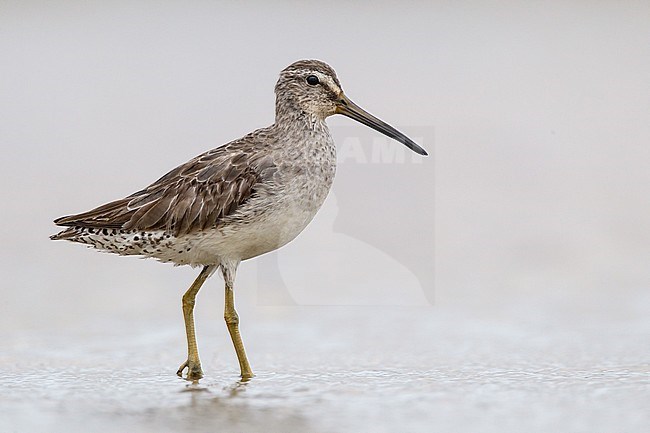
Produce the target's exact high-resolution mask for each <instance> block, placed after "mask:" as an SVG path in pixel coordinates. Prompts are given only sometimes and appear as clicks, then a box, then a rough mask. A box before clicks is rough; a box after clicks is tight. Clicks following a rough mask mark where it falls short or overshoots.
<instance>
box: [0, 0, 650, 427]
mask: <svg viewBox="0 0 650 433" xmlns="http://www.w3.org/2000/svg"><path fill="white" fill-rule="evenodd" d="M649 22H650V6H649V5H648V3H646V2H616V1H602V2H577V1H576V2H547V3H542V2H526V3H516V2H484V3H466V2H465V3H451V2H430V3H424V2H423V3H407V4H401V5H397V4H392V3H388V2H379V3H378V2H374V3H373V4H372V5H363V6H362V5H358V6H354V5H349V4H348V3H344V2H326V3H323V2H320V3H316V4H307V3H303V2H284V3H279V4H277V5H274V6H270V5H267V4H263V3H253V4H248V5H238V6H236V5H231V4H222V3H217V2H199V1H196V2H178V3H173V2H159V1H156V2H154V1H151V2H132V1H129V2H96V3H93V2H69V1H63V2H57V3H56V4H55V3H46V2H29V1H22V2H7V1H2V2H0V54H1V58H2V67H1V70H0V145H1V146H2V158H1V159H0V173H1V178H0V179H1V180H2V182H0V189H1V193H0V194H1V196H0V197H1V198H2V202H3V208H2V212H1V213H0V218H1V221H0V222H1V224H0V230H1V232H0V236H1V237H0V241H1V242H2V248H1V249H0V263H2V265H1V266H2V274H1V275H2V286H1V295H2V296H1V299H2V314H1V315H0V337H1V338H0V341H1V342H0V350H1V352H0V399H2V401H1V403H0V406H2V409H0V427H2V428H0V430H2V431H87V429H88V428H91V429H93V430H95V431H123V430H124V429H129V430H130V431H149V430H152V429H157V430H159V431H167V430H169V431H184V430H189V431H211V430H222V431H224V430H225V431H229V430H237V431H269V430H270V431H287V430H289V431H352V430H354V431H375V432H376V431H405V430H409V431H432V430H435V428H436V427H437V428H440V429H441V430H442V431H451V430H454V431H473V432H477V431H495V432H505V431H513V432H521V431H527V432H535V431H540V432H541V431H566V432H568V431H589V432H598V431H603V432H605V431H627V432H633V431H645V430H646V429H647V425H648V424H649V423H650V420H649V419H648V414H647V407H645V406H646V405H644V401H647V400H648V397H649V395H648V394H649V393H648V381H649V379H648V372H649V370H650V368H649V367H648V360H649V356H650V352H649V350H650V349H649V348H648V336H649V331H650V323H649V319H648V317H649V313H650V295H649V292H648V287H649V286H650V266H649V265H650V249H649V247H648V245H649V241H650V218H648V215H649V214H650V194H649V192H650V191H649V188H648V185H649V182H650V170H649V169H648V166H649V162H650V146H648V144H649V142H650V122H649V119H650V81H649V80H648V77H649V76H650V49H649V48H648V41H650V27H649V26H648V23H649ZM300 58H319V59H322V60H324V61H326V62H328V63H330V64H331V65H332V66H334V68H335V69H336V70H337V72H338V74H339V77H340V79H341V81H342V83H343V86H344V89H345V90H346V91H347V93H348V95H349V96H350V97H351V98H352V99H353V100H355V101H356V102H358V103H359V104H360V105H362V106H364V107H365V108H367V109H368V110H369V111H371V112H373V113H374V114H376V115H378V116H379V117H381V118H383V119H384V120H386V121H388V122H390V123H392V124H393V125H395V126H397V127H398V128H400V129H402V130H404V132H406V133H408V134H411V135H413V136H414V137H415V136H418V137H419V138H421V140H420V141H421V142H422V144H423V145H424V146H425V147H426V148H427V149H428V150H429V151H430V152H431V154H432V156H431V157H429V158H427V159H426V160H424V161H422V162H413V161H411V159H410V155H408V154H407V155H406V156H407V163H405V164H398V163H395V164H390V163H388V164H376V163H375V164H373V163H362V162H359V161H357V160H355V158H351V157H348V158H345V159H344V160H342V161H341V164H340V167H339V175H338V177H337V179H336V183H335V187H334V190H333V194H331V195H330V197H329V198H328V201H327V202H326V204H325V205H324V208H323V209H322V211H321V213H320V214H319V215H318V216H317V218H316V219H315V220H314V222H313V223H312V225H311V226H310V227H309V228H308V229H307V230H306V231H305V232H304V233H303V234H302V235H301V236H300V237H299V238H298V239H297V240H296V241H295V242H293V243H292V244H290V245H288V246H287V247H285V248H284V249H283V250H281V251H280V252H278V253H277V254H275V255H270V256H267V257H264V258H262V259H260V260H258V261H251V262H247V263H245V264H244V265H242V267H241V268H240V275H239V278H238V281H237V282H238V287H240V288H241V290H239V291H238V293H237V301H238V309H239V312H240V315H241V317H242V327H243V334H244V340H245V342H246V343H247V348H248V350H249V356H250V358H251V362H252V364H253V367H254V369H255V370H256V372H257V373H258V378H257V379H255V380H254V381H253V382H252V383H250V384H248V385H247V386H246V387H241V386H238V385H237V384H236V383H235V380H236V374H235V373H236V360H235V358H234V354H233V350H232V348H231V345H230V342H229V341H228V337H227V333H226V330H225V326H224V325H223V323H222V319H221V315H222V289H221V284H222V283H221V281H219V279H218V278H214V279H213V280H211V281H210V282H209V284H208V285H207V286H206V287H205V289H204V291H202V292H201V294H200V296H199V303H198V307H197V322H198V323H197V325H198V328H199V345H200V347H201V354H202V357H203V362H204V369H205V370H206V375H207V376H206V379H205V380H204V381H203V382H202V388H200V389H199V390H202V392H181V391H184V390H185V389H186V388H185V387H186V384H185V383H184V382H182V381H180V380H177V379H176V378H175V376H173V373H174V371H175V368H176V366H177V365H178V364H180V362H181V361H182V360H183V357H184V333H183V328H182V319H181V314H180V295H181V293H182V291H183V290H184V289H185V288H186V287H187V286H188V285H189V284H190V282H191V280H192V279H193V278H194V277H195V275H196V272H197V271H196V270H191V269H185V268H172V267H170V266H166V265H161V264H157V263H155V262H153V261H141V260H137V259H133V258H129V259H125V258H117V257H113V256H109V255H102V254H97V253H94V252H91V251H86V250H85V249H84V248H82V247H81V246H77V245H71V244H64V243H54V242H50V241H48V240H47V236H48V235H49V234H51V233H53V232H55V228H54V226H53V225H52V224H51V222H50V221H51V220H52V219H53V218H55V217H58V216H61V215H63V214H66V213H71V212H77V211H82V210H87V209H89V208H91V207H93V206H96V205H98V204H101V203H103V202H105V201H108V200H111V199H114V198H119V197H121V196H124V195H126V194H129V193H131V192H133V191H135V190H137V189H139V188H141V187H143V186H145V185H146V184H147V183H149V182H151V181H153V180H155V179H156V178H157V177H159V176H160V175H161V174H163V173H164V172H165V171H166V170H168V169H171V168H173V167H174V166H175V165H177V164H179V163H182V162H184V161H186V160H187V159H189V158H191V157H193V156H195V155H196V154H198V153H200V152H202V151H204V150H207V149H209V148H212V147H215V146H218V145H220V144H223V143H225V142H227V141H229V140H231V139H234V138H237V137H239V136H241V135H243V134H244V133H246V132H248V131H250V130H252V129H254V128H257V127H261V126H266V125H267V124H270V123H271V122H272V120H273V91H272V90H273V85H274V84H275V80H276V78H277V74H278V72H279V71H280V70H281V69H282V68H283V67H285V66H286V65H287V64H289V63H291V62H292V61H294V60H297V59H300ZM329 123H330V125H331V127H332V130H333V133H334V135H335V138H336V139H337V141H338V143H339V144H340V145H341V146H345V145H346V144H345V143H346V142H347V143H348V144H349V143H351V142H350V141H349V140H352V143H354V140H357V139H358V142H360V143H361V146H362V148H363V151H364V152H368V154H369V152H371V147H372V140H373V139H375V138H376V137H377V134H376V133H374V132H372V131H369V130H366V129H365V128H364V127H362V126H358V125H354V124H353V122H352V121H351V120H349V119H345V118H334V119H331V120H330V122H329ZM346 140H347V141H346ZM379 140H381V139H379ZM394 145H395V146H400V145H399V144H397V143H395V144H394ZM348 155H349V154H348ZM414 179H417V180H418V181H417V182H414ZM359 196H362V197H363V200H362V201H358V200H356V198H357V197H359ZM387 196H388V197H392V200H385V197H387ZM382 199H384V201H382ZM396 201H397V202H396ZM382 210H383V211H384V212H382ZM382 227H384V230H385V233H382V232H381V230H380V229H381V228H382ZM423 265H427V266H426V269H422V267H423ZM265 276H268V279H267V278H265ZM423 282H424V283H423ZM187 389H188V390H193V391H197V390H196V389H193V388H187Z"/></svg>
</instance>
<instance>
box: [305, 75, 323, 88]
mask: <svg viewBox="0 0 650 433" xmlns="http://www.w3.org/2000/svg"><path fill="white" fill-rule="evenodd" d="M319 82H320V81H318V77H317V76H316V75H310V76H308V77H307V84H309V85H310V86H315V85H316V84H318V83H319Z"/></svg>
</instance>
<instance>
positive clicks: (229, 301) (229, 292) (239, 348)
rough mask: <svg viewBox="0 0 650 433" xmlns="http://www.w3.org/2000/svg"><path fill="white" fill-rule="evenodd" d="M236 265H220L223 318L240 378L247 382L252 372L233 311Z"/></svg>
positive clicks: (237, 316)
mask: <svg viewBox="0 0 650 433" xmlns="http://www.w3.org/2000/svg"><path fill="white" fill-rule="evenodd" d="M237 265H238V263H232V264H225V263H222V265H221V271H222V273H223V279H224V280H225V282H226V300H225V303H224V312H223V318H224V319H225V320H226V325H227V326H228V332H229V333H230V338H231V340H232V344H233V345H234V346H235V352H236V353H237V359H238V360H239V370H240V372H241V378H242V379H243V380H248V379H250V378H251V377H253V370H252V369H251V366H250V364H249V363H248V358H247V357H246V351H245V350H244V343H243V341H242V339H241V334H240V333H239V315H238V314H237V311H235V296H234V292H233V283H234V279H235V272H236V270H237Z"/></svg>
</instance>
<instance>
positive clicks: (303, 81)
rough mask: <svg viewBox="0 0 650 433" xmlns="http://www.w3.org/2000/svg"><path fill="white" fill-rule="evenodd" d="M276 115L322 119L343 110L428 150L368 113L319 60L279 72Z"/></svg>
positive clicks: (413, 146)
mask: <svg viewBox="0 0 650 433" xmlns="http://www.w3.org/2000/svg"><path fill="white" fill-rule="evenodd" d="M275 96H276V119H280V118H288V119H291V118H292V117H293V116H292V115H297V114H299V113H305V114H307V115H310V116H314V117H316V118H318V119H320V120H324V119H325V118H327V117H329V116H332V115H334V114H342V115H344V116H347V117H349V118H351V119H354V120H356V121H357V122H360V123H363V124H364V125H366V126H369V127H371V128H373V129H374V130H376V131H379V132H381V133H382V134H385V135H386V136H388V137H390V138H393V139H395V140H397V141H399V142H400V143H402V144H404V145H405V146H407V147H408V148H409V149H411V150H413V151H414V152H416V153H419V154H420V155H427V152H426V151H425V150H424V149H422V148H421V147H420V146H419V145H417V144H416V143H415V142H414V141H413V140H411V139H410V138H408V137H407V136H406V135H404V134H402V133H401V132H399V131H398V130H396V129H395V128H393V127H392V126H390V125H389V124H387V123H385V122H383V121H382V120H380V119H378V118H376V117H375V116H373V115H372V114H370V113H368V112H367V111H365V110H364V109H362V108H361V107H359V106H358V105H357V104H355V103H354V102H352V101H351V100H350V99H348V97H347V96H345V94H344V93H343V88H342V87H341V83H340V82H339V79H338V77H337V76H336V72H334V69H332V67H331V66H329V65H328V64H326V63H324V62H321V61H320V60H299V61H297V62H294V63H292V64H291V65H289V66H287V67H286V68H285V69H283V70H282V72H280V78H279V79H278V82H277V83H276V85H275Z"/></svg>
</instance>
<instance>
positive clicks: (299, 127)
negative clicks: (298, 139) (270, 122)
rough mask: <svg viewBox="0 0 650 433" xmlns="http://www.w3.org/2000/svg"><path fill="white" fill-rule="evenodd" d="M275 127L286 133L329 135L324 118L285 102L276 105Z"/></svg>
mask: <svg viewBox="0 0 650 433" xmlns="http://www.w3.org/2000/svg"><path fill="white" fill-rule="evenodd" d="M275 127H276V128H278V129H280V130H283V131H285V132H287V133H294V134H295V133H298V134H305V133H307V134H310V135H312V134H314V133H316V134H324V135H329V129H328V128H327V123H325V119H324V118H322V117H321V116H319V115H316V114H314V113H308V112H307V111H305V110H303V109H301V108H299V107H297V106H295V105H293V104H289V103H288V102H287V101H278V102H277V103H276V107H275Z"/></svg>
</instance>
